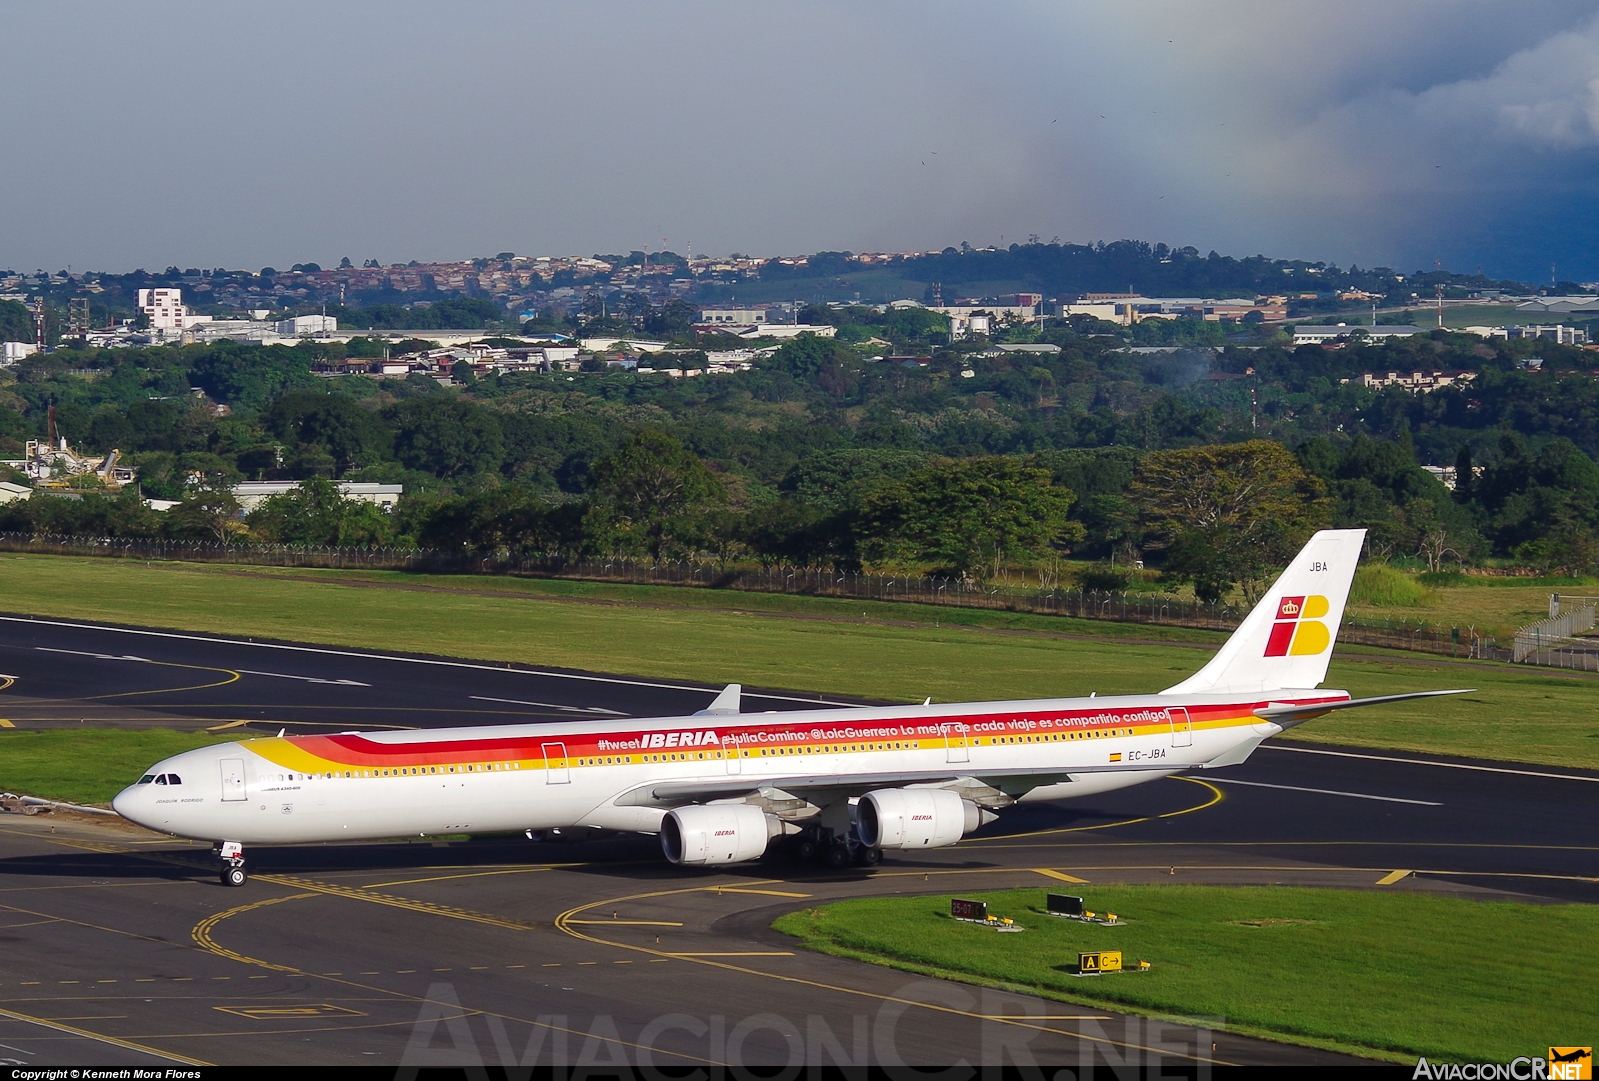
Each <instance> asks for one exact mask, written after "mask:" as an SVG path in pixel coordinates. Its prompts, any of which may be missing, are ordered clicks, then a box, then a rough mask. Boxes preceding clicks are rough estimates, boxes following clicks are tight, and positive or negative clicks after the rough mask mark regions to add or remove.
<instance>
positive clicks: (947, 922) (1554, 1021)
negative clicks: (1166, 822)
mask: <svg viewBox="0 0 1599 1081" xmlns="http://www.w3.org/2000/svg"><path fill="white" fill-rule="evenodd" d="M1083 889H1085V890H1086V893H1085V900H1086V901H1087V902H1088V904H1089V907H1092V908H1095V909H1099V910H1101V911H1109V912H1116V913H1118V914H1119V915H1120V916H1121V917H1122V918H1123V919H1125V920H1127V921H1128V923H1127V924H1126V926H1124V927H1102V926H1094V925H1084V924H1081V923H1078V922H1076V921H1072V920H1063V919H1058V918H1055V917H1050V916H1046V915H1044V914H1043V908H1044V893H1043V891H1041V890H1013V891H1007V892H1002V893H992V894H970V895H967V894H963V895H962V896H971V897H974V898H976V899H980V900H986V901H988V903H989V904H988V910H989V912H991V913H993V914H995V915H1001V916H1010V917H1012V918H1014V919H1015V920H1016V922H1017V923H1018V924H1021V925H1022V926H1024V927H1026V928H1028V930H1027V931H1025V932H1024V933H1022V934H999V933H996V932H994V931H990V930H987V929H984V928H981V927H976V926H973V925H971V924H967V923H961V922H958V921H955V920H952V919H950V917H949V897H948V895H945V896H924V897H892V898H874V899H863V900H853V901H843V902H839V903H837V904H833V905H828V906H826V907H824V908H819V909H808V910H806V911H803V912H796V913H792V914H790V915H787V916H784V917H782V918H781V919H779V920H778V921H777V923H776V925H775V926H776V928H777V929H778V930H780V931H783V932H784V933H786V934H790V935H794V936H796V937H798V938H799V939H801V940H802V941H803V942H804V943H805V944H806V945H807V946H809V947H811V948H813V949H817V950H821V951H823V952H826V953H831V954H836V955H839V956H843V957H850V958H855V959H858V960H865V961H872V962H875V963H878V964H885V965H890V966H892V967H895V968H903V969H908V970H910V971H913V972H918V973H923V974H928V975H937V976H949V977H953V978H955V979H963V980H966V981H968V982H978V983H987V984H991V985H995V986H1004V987H1012V988H1018V989H1022V990H1026V991H1028V992H1033V993H1038V994H1042V995H1045V996H1048V997H1053V998H1060V999H1065V1000H1066V1001H1070V1002H1079V1003H1094V1004H1101V1005H1107V1006H1117V1007H1126V1008H1129V1009H1132V1010H1136V1011H1143V1012H1154V1013H1161V1014H1175V1015H1178V1016H1186V1017H1212V1018H1215V1017H1219V1018H1223V1019H1225V1025H1226V1027H1227V1028H1228V1029H1229V1030H1232V1031H1241V1032H1247V1033H1254V1034H1259V1035H1269V1036H1273V1037H1276V1038H1280V1039H1285V1040H1289V1041H1293V1042H1302V1043H1311V1044H1315V1045H1319V1046H1326V1047H1336V1048H1342V1049H1348V1050H1356V1051H1358V1052H1361V1053H1365V1054H1369V1055H1376V1056H1381V1057H1386V1058H1391V1059H1394V1060H1396V1061H1408V1062H1414V1061H1415V1056H1417V1055H1425V1056H1427V1057H1429V1058H1433V1059H1439V1058H1442V1059H1445V1060H1453V1061H1461V1060H1467V1061H1508V1060H1509V1059H1511V1058H1514V1057H1515V1056H1517V1055H1529V1054H1539V1055H1541V1054H1542V1053H1543V1048H1544V1047H1546V1046H1548V1045H1549V1044H1550V1043H1559V1042H1560V1041H1566V1040H1569V1041H1574V1042H1578V1043H1581V1042H1586V1041H1588V1038H1589V1036H1591V1034H1592V1032H1593V1026H1594V1003H1595V1002H1599V974H1596V973H1595V970H1594V969H1593V967H1592V966H1590V965H1587V964H1585V963H1583V962H1582V961H1581V960H1579V959H1580V958H1585V957H1586V956H1587V954H1588V953H1589V952H1591V948H1592V945H1593V943H1594V942H1595V941H1599V908H1595V907H1593V906H1590V905H1553V906H1533V905H1517V904H1502V903H1485V902H1474V901H1466V900H1459V899H1455V898H1448V897H1437V896H1430V895H1427V894H1421V893H1408V892H1395V893H1372V892H1344V891H1339V890H1313V889H1290V888H1285V887H1248V888H1223V887H1208V886H1123V887H1103V888H1102V887H1098V886H1095V887H1083ZM1099 949H1120V950H1122V951H1123V952H1124V954H1125V956H1126V960H1127V962H1128V963H1129V964H1136V960H1137V959H1140V958H1142V959H1145V960H1148V961H1150V962H1151V964H1152V968H1151V969H1150V971H1149V972H1147V973H1124V974H1122V975H1117V976H1100V977H1091V978H1086V979H1084V978H1078V977H1076V976H1074V975H1072V973H1073V972H1074V971H1075V970H1076V965H1077V954H1078V953H1079V952H1080V951H1086V950H1099Z"/></svg>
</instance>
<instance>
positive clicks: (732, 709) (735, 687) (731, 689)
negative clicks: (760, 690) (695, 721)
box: [694, 683, 744, 717]
mask: <svg viewBox="0 0 1599 1081" xmlns="http://www.w3.org/2000/svg"><path fill="white" fill-rule="evenodd" d="M743 697H744V685H743V684H741V683H729V684H728V685H727V686H726V687H723V688H722V693H721V694H719V695H717V696H716V698H715V700H714V701H712V702H711V704H710V705H708V706H706V707H705V708H704V709H700V710H695V711H694V716H696V717H728V716H732V715H734V714H737V713H738V711H739V702H740V700H741V699H742V698H743Z"/></svg>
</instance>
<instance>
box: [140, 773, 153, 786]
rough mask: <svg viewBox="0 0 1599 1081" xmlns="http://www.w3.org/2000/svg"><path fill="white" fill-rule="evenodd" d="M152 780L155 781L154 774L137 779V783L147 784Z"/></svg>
mask: <svg viewBox="0 0 1599 1081" xmlns="http://www.w3.org/2000/svg"><path fill="white" fill-rule="evenodd" d="M153 780H155V774H153V773H146V774H145V775H144V776H143V777H140V778H139V783H140V784H149V783H150V782H151V781H153Z"/></svg>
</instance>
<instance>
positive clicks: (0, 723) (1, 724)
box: [0, 687, 16, 728]
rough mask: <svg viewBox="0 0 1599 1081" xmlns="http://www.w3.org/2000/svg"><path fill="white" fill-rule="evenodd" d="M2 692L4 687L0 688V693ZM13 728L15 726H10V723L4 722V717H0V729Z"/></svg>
mask: <svg viewBox="0 0 1599 1081" xmlns="http://www.w3.org/2000/svg"><path fill="white" fill-rule="evenodd" d="M3 690H5V688H4V687H0V691H3ZM15 727H16V725H14V724H12V723H11V722H10V721H8V720H6V719H5V718H4V717H0V728H15Z"/></svg>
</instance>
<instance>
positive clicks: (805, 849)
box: [784, 826, 883, 871]
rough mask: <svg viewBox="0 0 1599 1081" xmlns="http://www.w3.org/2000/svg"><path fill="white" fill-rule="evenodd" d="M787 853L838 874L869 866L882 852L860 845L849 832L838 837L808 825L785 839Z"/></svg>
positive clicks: (880, 857) (822, 827)
mask: <svg viewBox="0 0 1599 1081" xmlns="http://www.w3.org/2000/svg"><path fill="white" fill-rule="evenodd" d="M785 840H786V841H787V842H788V843H787V844H786V845H785V846H784V847H785V848H786V849H787V851H788V853H789V854H790V855H792V856H797V857H798V858H799V859H802V860H807V861H809V860H816V861H817V862H819V863H821V864H822V865H823V866H824V867H828V868H831V869H832V870H835V871H842V870H843V869H844V868H846V867H849V866H850V865H852V864H853V865H856V866H860V867H873V866H875V865H876V864H877V863H878V861H879V860H881V859H882V858H883V850H882V849H880V848H871V847H869V846H867V845H863V844H861V842H860V838H858V837H857V836H856V835H855V831H854V830H853V829H851V830H850V831H849V832H848V833H847V834H845V835H844V836H842V837H840V836H838V835H836V834H834V832H833V831H832V830H830V829H828V828H826V827H825V826H811V827H809V828H807V829H806V830H805V831H804V832H802V833H799V834H795V835H794V836H792V837H789V838H786V839H785Z"/></svg>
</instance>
